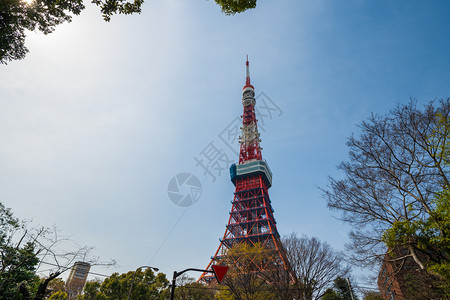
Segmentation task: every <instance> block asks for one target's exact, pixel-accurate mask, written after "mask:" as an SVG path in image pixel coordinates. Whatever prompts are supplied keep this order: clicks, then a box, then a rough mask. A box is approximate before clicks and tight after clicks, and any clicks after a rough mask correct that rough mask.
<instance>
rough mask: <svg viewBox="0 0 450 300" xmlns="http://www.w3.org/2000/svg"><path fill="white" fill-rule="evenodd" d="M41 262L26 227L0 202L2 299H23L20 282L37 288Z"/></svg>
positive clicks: (0, 276)
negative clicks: (19, 287) (37, 267)
mask: <svg viewBox="0 0 450 300" xmlns="http://www.w3.org/2000/svg"><path fill="white" fill-rule="evenodd" d="M38 262H39V259H38V258H37V257H36V249H35V244H34V243H33V240H32V239H31V240H30V239H29V236H28V233H27V232H26V231H24V225H23V224H21V223H20V222H19V220H18V219H16V218H14V217H13V215H12V213H11V210H10V209H8V208H5V206H4V205H3V204H2V203H0V299H5V300H7V299H20V291H19V289H18V286H19V284H20V283H23V284H27V285H33V286H34V285H35V282H36V280H37V276H36V275H35V270H36V266H37V264H38Z"/></svg>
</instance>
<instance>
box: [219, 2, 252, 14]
mask: <svg viewBox="0 0 450 300" xmlns="http://www.w3.org/2000/svg"><path fill="white" fill-rule="evenodd" d="M215 1H216V3H217V4H218V5H219V6H220V7H221V8H222V11H223V12H224V13H225V14H227V15H234V14H236V13H242V12H244V11H246V10H247V9H251V8H255V7H256V0H215Z"/></svg>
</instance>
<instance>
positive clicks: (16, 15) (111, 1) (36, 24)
mask: <svg viewBox="0 0 450 300" xmlns="http://www.w3.org/2000/svg"><path fill="white" fill-rule="evenodd" d="M143 2H144V1H143V0H132V2H127V1H126V0H105V1H103V0H92V3H94V4H95V5H97V6H99V7H100V9H101V12H102V15H103V18H104V19H105V20H106V21H109V20H110V19H111V16H112V15H113V14H132V13H139V12H140V11H141V6H142V3H143ZM84 7H85V6H84V4H83V0H34V1H32V2H30V3H27V2H26V1H25V0H0V64H6V63H8V62H10V61H12V60H17V59H23V58H24V57H25V55H26V53H27V52H28V49H27V48H26V47H25V30H30V31H33V30H35V29H38V30H39V31H41V32H43V33H44V34H48V33H51V32H53V31H54V30H55V26H56V25H59V24H61V23H64V22H70V21H71V20H72V16H73V15H79V14H80V13H81V11H82V10H83V9H84Z"/></svg>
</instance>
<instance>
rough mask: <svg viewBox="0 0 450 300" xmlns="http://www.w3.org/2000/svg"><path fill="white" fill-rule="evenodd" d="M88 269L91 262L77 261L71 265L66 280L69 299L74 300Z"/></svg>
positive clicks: (79, 292)
mask: <svg viewBox="0 0 450 300" xmlns="http://www.w3.org/2000/svg"><path fill="white" fill-rule="evenodd" d="M90 269H91V264H90V263H87V262H82V261H77V262H76V263H75V264H74V265H73V267H72V270H71V271H70V274H69V277H68V278H67V281H66V292H67V295H68V296H69V300H76V299H77V296H78V295H80V294H81V292H82V291H83V288H84V284H85V283H86V279H87V276H88V274H89V270H90Z"/></svg>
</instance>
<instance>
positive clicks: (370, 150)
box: [325, 98, 450, 299]
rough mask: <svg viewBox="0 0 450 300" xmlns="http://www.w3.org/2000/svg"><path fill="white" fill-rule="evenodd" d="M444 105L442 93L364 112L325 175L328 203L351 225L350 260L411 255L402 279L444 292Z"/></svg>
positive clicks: (448, 104) (447, 108)
mask: <svg viewBox="0 0 450 300" xmlns="http://www.w3.org/2000/svg"><path fill="white" fill-rule="evenodd" d="M449 113H450V98H449V99H446V100H441V101H440V102H439V103H435V102H430V103H428V104H427V105H426V106H425V107H424V108H423V109H420V108H418V107H417V104H416V102H415V101H410V103H408V104H406V105H398V106H397V107H396V108H395V109H393V110H392V111H391V112H390V113H389V114H388V115H385V116H378V115H372V116H371V117H370V118H369V120H368V121H365V122H363V123H362V124H361V125H360V128H361V135H360V136H359V137H358V138H356V137H354V136H352V137H350V138H349V140H348V142H347V144H348V146H349V148H350V160H349V161H348V162H343V163H341V165H340V166H339V169H340V170H342V171H343V172H344V174H345V178H344V179H339V180H336V179H334V178H330V189H329V190H327V191H325V197H326V199H327V201H328V206H329V207H330V208H331V209H333V210H336V211H338V212H340V213H341V219H342V220H343V221H345V222H348V223H350V224H351V225H352V226H353V228H354V230H353V231H352V232H351V233H350V237H351V240H352V243H351V244H349V248H350V250H353V255H352V256H351V257H350V260H351V261H352V262H354V263H356V264H360V265H365V264H367V263H376V262H378V261H379V260H380V259H384V260H390V261H392V262H394V261H395V262H399V264H398V265H399V266H402V265H403V263H402V261H406V260H412V261H413V262H414V263H415V265H416V268H411V269H410V270H409V271H408V275H409V276H412V277H414V278H415V279H414V280H410V282H421V281H422V282H425V281H424V280H426V282H433V281H434V283H435V284H432V285H430V286H432V288H430V292H432V293H433V294H435V293H436V288H437V287H439V286H441V288H443V289H444V290H441V291H440V292H441V293H442V292H443V293H448V292H445V288H446V286H448V285H447V284H446V282H449V281H450V280H449V277H448V264H449V262H450V256H449V255H450V252H449V247H450V246H449V232H450V231H449V223H450V221H449V201H448V192H447V191H448V190H449V187H450V183H449V177H448V175H449V169H450V165H449V163H448V162H449V148H450V147H449V145H450V125H449V122H450V119H449ZM425 277H428V279H426V278H425ZM405 282H406V281H405ZM410 287H411V288H412V289H414V287H413V286H411V285H410ZM415 297H416V296H411V298H415ZM425 297H427V296H425ZM416 299H417V298H416Z"/></svg>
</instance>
